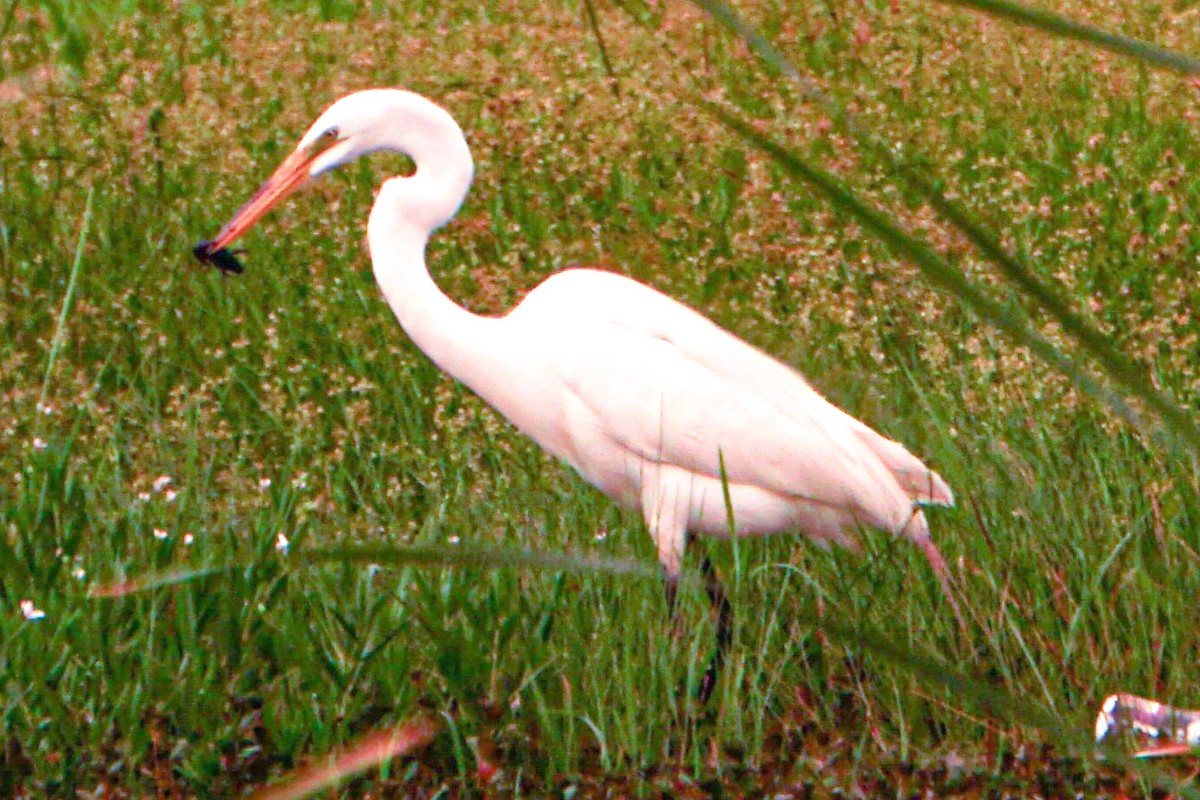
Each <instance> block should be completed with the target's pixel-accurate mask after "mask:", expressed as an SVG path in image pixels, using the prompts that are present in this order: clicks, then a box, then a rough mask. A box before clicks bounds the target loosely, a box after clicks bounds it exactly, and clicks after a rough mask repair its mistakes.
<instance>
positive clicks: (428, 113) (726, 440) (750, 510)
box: [212, 89, 953, 585]
mask: <svg viewBox="0 0 1200 800" xmlns="http://www.w3.org/2000/svg"><path fill="white" fill-rule="evenodd" d="M379 149H386V150H395V151H399V152H404V153H407V154H408V155H409V156H410V157H411V158H412V159H413V162H414V164H415V166H416V170H415V172H414V173H413V175H412V176H409V177H396V178H392V179H390V180H388V181H386V182H385V183H384V185H383V187H382V188H381V190H380V192H379V195H378V197H377V198H376V201H375V205H374V207H373V208H372V211H371V216H370V222H369V225H368V243H369V246H370V251H371V259H372V263H373V265H374V271H375V277H376V280H377V281H378V283H379V286H380V289H381V290H382V292H383V294H384V297H385V298H386V299H387V302H388V304H389V305H390V306H391V308H392V310H393V312H394V313H395V315H396V317H397V319H398V320H399V322H400V324H401V325H402V326H403V328H404V329H405V331H406V332H407V333H408V335H409V336H410V337H411V338H412V340H413V341H414V342H415V343H416V345H417V346H418V347H419V348H420V349H421V350H422V351H424V352H425V353H426V354H427V355H428V356H429V357H430V358H431V359H433V361H434V362H436V363H437V364H438V366H439V367H441V368H442V369H443V370H445V371H446V372H448V373H449V374H451V375H453V376H454V377H455V378H457V379H459V380H460V381H462V382H463V383H464V384H466V385H467V386H469V387H470V388H471V389H472V390H474V391H475V392H476V393H477V394H478V395H479V396H480V397H482V398H483V399H484V400H485V401H486V402H487V403H488V404H489V405H491V406H492V407H493V408H495V409H496V410H497V411H499V412H500V413H501V414H502V415H504V416H505V417H506V418H507V419H508V420H509V421H511V422H512V423H513V424H514V425H516V426H517V428H519V429H520V430H521V431H522V432H523V433H524V434H525V435H527V436H529V437H530V438H532V439H533V440H534V441H536V442H537V443H538V444H540V445H541V446H542V447H543V448H545V449H546V450H547V451H549V452H550V453H552V454H554V455H555V456H558V457H559V458H561V459H562V460H563V461H565V462H567V463H568V464H570V465H571V466H572V467H574V468H575V470H576V471H578V472H579V474H580V475H581V476H582V477H583V478H584V479H585V480H587V481H588V482H589V483H591V484H592V485H594V486H596V487H597V488H598V489H600V490H601V491H603V492H604V493H605V494H607V495H609V496H610V497H612V498H613V499H615V500H616V501H617V502H619V503H621V504H622V505H624V506H626V507H628V508H632V509H637V510H639V511H640V512H641V513H642V515H643V517H644V518H645V521H646V524H647V527H648V528H649V530H650V533H651V535H652V536H653V538H654V540H655V545H656V548H657V551H658V554H659V559H660V561H661V563H662V566H663V568H664V571H665V572H666V574H667V575H668V577H670V578H675V577H677V576H678V574H679V570H680V566H681V559H682V555H683V548H684V543H685V540H686V536H687V534H688V532H694V533H703V534H709V535H716V536H724V535H730V534H736V535H763V534H771V533H778V532H785V531H800V532H803V533H806V534H807V535H808V536H810V537H811V538H812V539H814V540H816V541H818V542H820V543H823V544H825V543H830V542H835V543H839V544H852V543H853V542H854V540H855V536H856V531H857V528H858V527H859V526H860V525H870V526H874V527H878V528H882V529H884V530H887V531H890V532H892V533H895V534H903V535H905V536H907V537H908V538H910V539H912V540H913V541H914V542H915V543H917V544H918V545H919V546H920V547H921V548H922V549H923V550H924V551H925V552H926V554H927V555H928V556H929V558H930V559H931V561H932V562H933V565H934V567H935V568H936V569H937V570H938V572H939V577H941V578H942V579H943V585H945V575H944V567H943V565H942V563H941V558H940V556H939V555H938V554H937V550H936V548H935V547H934V546H933V543H932V542H931V540H930V538H929V528H928V524H927V522H926V520H925V517H924V514H923V513H922V512H921V511H920V509H919V505H920V504H925V503H934V504H949V503H952V502H953V498H952V496H951V493H950V489H949V487H948V486H947V485H946V484H945V482H944V481H943V480H942V479H941V478H940V477H939V476H938V475H937V474H936V473H934V472H932V471H931V470H929V469H928V468H927V467H926V466H925V465H924V464H922V463H921V462H920V461H919V460H918V459H917V458H915V457H914V456H913V455H911V454H910V453H909V452H908V451H907V450H906V449H905V448H904V447H903V446H901V445H900V444H898V443H896V442H894V441H892V440H891V439H888V438H886V437H884V436H882V435H880V434H878V433H876V432H875V431H873V430H871V429H870V428H869V427H867V426H866V425H864V424H863V423H861V422H859V421H858V420H856V419H854V418H853V417H851V416H849V415H848V414H846V413H845V412H843V411H841V410H840V409H838V408H837V407H836V406H834V405H832V404H831V403H829V402H828V401H826V400H825V399H824V398H823V397H821V396H820V395H819V394H818V393H817V392H816V391H815V390H814V389H812V388H811V387H810V386H809V385H808V383H807V382H806V381H805V380H804V379H803V378H801V377H800V375H799V374H798V373H796V372H795V371H794V370H792V369H790V368H788V367H787V366H785V365H783V364H782V363H780V362H779V361H777V360H775V359H773V358H771V357H770V356H768V355H766V354H765V353H763V352H761V351H760V350H757V349H756V348H754V347H752V346H751V345H749V344H747V343H746V342H744V341H742V340H741V339H738V338H737V337H735V336H734V335H732V334H731V333H729V332H727V331H725V330H724V329H722V328H720V327H718V326H717V325H715V324H714V323H712V322H710V321H709V320H708V319H706V318H705V317H703V316H701V315H700V314H698V313H697V312H696V311H694V310H692V309H691V308H688V307H687V306H685V305H683V304H682V303H679V302H677V301H675V300H673V299H671V298H669V297H667V296H666V295H664V294H662V293H660V292H658V291H656V290H654V289H652V288H650V287H648V286H646V285H644V284H641V283H638V282H636V281H633V280H631V279H629V278H626V277H623V276H621V275H617V274H615V273H609V272H603V271H599V270H591V269H571V270H566V271H563V272H560V273H557V274H555V275H553V276H551V277H550V278H548V279H547V280H545V281H544V282H543V283H541V284H540V285H539V286H538V287H537V288H535V289H534V290H533V291H531V292H530V293H529V294H528V295H527V296H526V297H525V299H524V300H523V301H522V302H521V303H520V304H519V305H517V306H516V307H515V308H513V309H512V310H511V311H510V312H509V313H508V314H507V315H505V316H502V317H494V318H493V317H483V316H478V315H475V314H472V313H470V312H468V311H466V310H465V309H463V308H462V307H460V306H459V305H457V304H456V303H454V302H453V301H452V300H450V299H449V298H448V297H447V296H446V295H445V294H444V293H442V291H441V290H440V289H439V288H438V287H437V285H436V283H435V282H434V281H433V279H432V277H431V276H430V274H429V270H428V268H427V266H426V263H425V249H426V243H427V241H428V238H429V236H430V234H431V233H432V231H433V230H435V229H436V228H438V227H440V226H441V225H444V224H445V223H446V222H448V221H449V220H450V219H451V218H452V217H453V215H454V213H455V212H456V211H457V210H458V208H459V206H460V204H461V203H462V201H463V199H464V198H465V196H466V192H467V189H468V187H469V185H470V181H471V176H472V169H473V166H472V161H471V157H470V152H469V150H468V148H467V145H466V141H465V139H464V138H463V135H462V131H461V129H460V128H459V127H458V125H457V124H456V123H455V122H454V120H453V119H452V118H451V117H450V115H449V114H447V113H446V112H445V111H444V110H442V109H441V108H440V107H439V106H437V105H435V104H434V103H432V102H430V101H428V100H426V99H425V98H422V97H420V96H419V95H415V94H412V93H409V92H404V91H400V90H393V89H380V90H370V91H367V92H358V93H355V94H353V95H349V96H348V97H345V98H343V99H342V100H339V101H338V102H337V103H335V104H334V105H333V106H331V107H330V108H329V109H328V110H327V111H326V112H325V113H324V114H323V115H322V116H321V117H320V118H319V119H318V120H317V122H316V123H315V124H314V125H313V126H312V128H310V130H309V132H308V133H307V134H306V135H305V137H304V139H302V140H301V143H300V146H299V147H298V148H297V150H296V152H295V153H294V154H293V155H292V156H291V157H289V159H288V160H287V161H285V162H284V164H283V165H282V166H281V167H280V169H279V170H277V172H276V174H275V175H274V176H272V178H271V179H270V180H269V181H268V182H267V184H265V185H264V186H263V188H262V189H261V190H260V191H259V193H258V194H256V195H255V198H254V199H252V200H251V201H250V202H249V203H248V204H247V205H246V206H245V207H244V208H243V209H242V211H240V212H239V213H238V215H236V216H235V217H234V219H233V220H231V222H230V223H229V225H227V226H226V228H225V229H224V230H223V231H222V232H221V234H220V235H218V237H217V239H216V240H215V242H214V243H213V245H212V247H213V248H214V249H215V248H220V247H225V246H226V245H228V244H229V242H231V241H232V240H233V239H234V238H236V237H237V236H238V235H240V233H241V232H242V231H244V230H245V229H246V228H248V227H249V226H250V225H251V224H253V222H254V221H255V220H256V219H257V218H258V217H259V216H261V214H262V213H264V212H265V211H266V209H267V208H269V207H270V206H271V205H273V204H274V203H275V202H277V201H278V200H280V199H282V197H283V196H286V194H288V193H290V191H291V190H292V189H294V188H295V187H296V186H298V185H299V184H301V183H303V182H304V181H305V180H307V178H309V177H310V176H316V175H319V174H321V173H323V172H325V171H328V170H329V169H332V168H333V167H335V166H337V165H339V164H341V163H344V162H346V161H349V160H351V159H353V158H355V157H357V156H359V155H362V154H364V153H367V152H371V151H373V150H379Z"/></svg>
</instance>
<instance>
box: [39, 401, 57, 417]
mask: <svg viewBox="0 0 1200 800" xmlns="http://www.w3.org/2000/svg"><path fill="white" fill-rule="evenodd" d="M37 410H38V411H40V412H42V413H43V414H45V415H46V416H47V417H48V416H50V415H51V414H53V413H54V406H52V405H50V404H49V403H38V404H37Z"/></svg>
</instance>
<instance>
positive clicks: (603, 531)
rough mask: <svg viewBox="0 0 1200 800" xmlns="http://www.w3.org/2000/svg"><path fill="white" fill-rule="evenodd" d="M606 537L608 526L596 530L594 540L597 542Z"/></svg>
mask: <svg viewBox="0 0 1200 800" xmlns="http://www.w3.org/2000/svg"><path fill="white" fill-rule="evenodd" d="M607 538H608V528H601V529H600V530H598V531H596V541H597V542H603V541H604V540H605V539H607Z"/></svg>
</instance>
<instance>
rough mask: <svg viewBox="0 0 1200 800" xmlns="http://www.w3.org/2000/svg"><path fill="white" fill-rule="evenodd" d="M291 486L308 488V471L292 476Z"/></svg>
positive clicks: (301, 488)
mask: <svg viewBox="0 0 1200 800" xmlns="http://www.w3.org/2000/svg"><path fill="white" fill-rule="evenodd" d="M292 488H293V489H300V490H302V491H303V490H304V489H307V488H308V473H307V472H301V473H300V474H299V475H297V476H296V477H294V478H292Z"/></svg>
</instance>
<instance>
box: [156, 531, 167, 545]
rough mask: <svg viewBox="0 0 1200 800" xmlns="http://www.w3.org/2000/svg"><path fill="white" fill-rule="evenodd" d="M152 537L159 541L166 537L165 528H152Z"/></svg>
mask: <svg viewBox="0 0 1200 800" xmlns="http://www.w3.org/2000/svg"><path fill="white" fill-rule="evenodd" d="M154 538H155V539H158V540H159V541H160V542H161V541H162V540H163V539H166V538H167V532H166V531H165V530H163V529H162V528H155V529H154Z"/></svg>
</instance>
